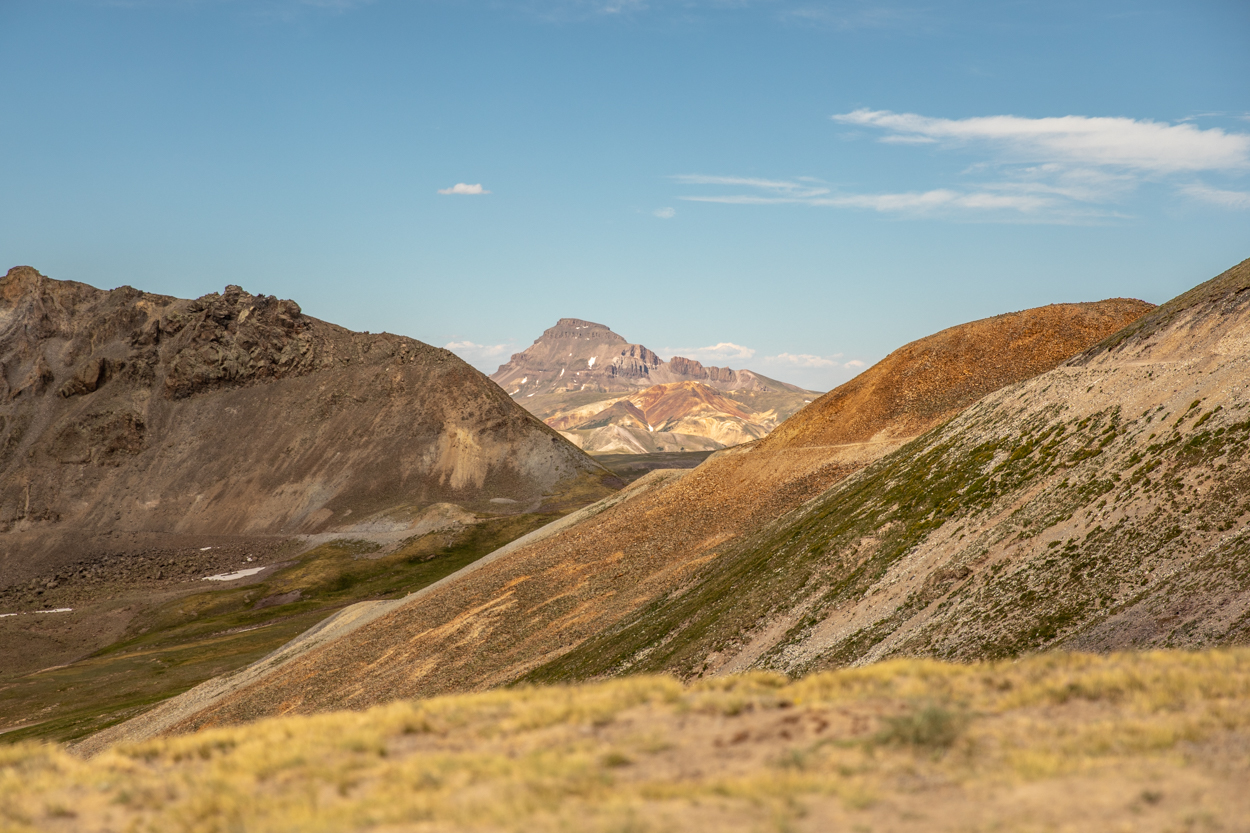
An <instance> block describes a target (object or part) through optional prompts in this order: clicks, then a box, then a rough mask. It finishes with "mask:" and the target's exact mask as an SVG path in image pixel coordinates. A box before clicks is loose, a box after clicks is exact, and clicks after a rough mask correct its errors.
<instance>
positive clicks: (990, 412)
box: [533, 261, 1250, 679]
mask: <svg viewBox="0 0 1250 833" xmlns="http://www.w3.org/2000/svg"><path fill="white" fill-rule="evenodd" d="M1248 379H1250V261H1247V262H1244V263H1242V264H1240V265H1239V266H1237V267H1234V268H1233V269H1231V270H1229V272H1227V273H1225V274H1223V275H1221V276H1219V277H1218V278H1216V279H1214V280H1213V281H1211V282H1210V283H1209V284H1206V285H1204V286H1203V287H1199V288H1198V289H1197V290H1195V291H1194V292H1192V293H1187V294H1186V295H1184V296H1181V297H1180V298H1178V299H1177V300H1176V301H1174V302H1170V303H1169V304H1167V305H1165V306H1164V307H1161V308H1159V311H1158V312H1156V313H1152V314H1151V315H1150V316H1148V317H1146V318H1143V319H1141V320H1140V322H1139V323H1138V324H1135V325H1133V326H1132V328H1131V329H1130V330H1129V331H1127V332H1126V333H1124V334H1122V335H1121V334H1118V335H1116V336H1115V337H1113V338H1110V339H1108V340H1107V341H1105V342H1104V343H1103V344H1101V345H1099V346H1097V347H1095V348H1092V349H1091V350H1089V351H1087V352H1085V353H1083V354H1082V355H1080V356H1078V357H1076V358H1074V359H1072V360H1070V361H1068V362H1066V363H1065V364H1063V365H1061V366H1059V367H1057V368H1056V369H1054V370H1052V371H1050V372H1048V373H1045V374H1042V375H1040V376H1037V377H1034V378H1032V379H1029V380H1027V381H1024V382H1021V383H1018V384H1015V385H1012V386H1010V387H1006V388H1003V389H1001V390H999V391H997V392H996V393H993V394H990V395H989V396H987V397H985V398H984V399H982V400H981V401H980V402H978V403H977V404H976V405H975V406H974V407H972V408H970V409H968V410H967V411H965V412H964V413H962V414H960V415H959V416H958V417H956V418H955V419H953V420H952V421H950V422H949V423H947V424H946V425H944V426H942V427H940V428H939V429H937V430H935V431H932V432H930V433H928V434H925V435H924V436H922V437H920V438H919V439H917V440H915V441H913V442H911V443H910V444H908V445H907V446H906V447H904V448H902V449H900V450H899V451H897V452H896V453H894V454H891V455H890V456H888V457H886V458H885V459H882V460H881V461H879V462H877V463H876V464H874V465H873V466H871V467H869V468H868V469H866V470H864V471H862V472H860V473H859V474H858V475H857V476H855V477H854V478H851V479H848V480H847V481H846V482H844V483H841V484H839V485H838V486H836V487H835V488H833V489H831V490H830V491H829V492H828V493H826V494H824V495H822V496H821V497H820V498H819V499H818V500H815V501H813V502H811V503H810V504H808V505H806V506H804V507H803V508H802V510H801V511H799V512H797V513H795V514H793V515H791V516H788V517H785V518H782V519H780V520H779V521H778V522H776V523H775V524H772V525H770V526H769V527H767V528H765V529H763V530H761V531H760V532H759V533H757V534H756V535H754V536H753V537H752V538H751V539H750V540H748V541H744V542H742V543H741V544H740V545H738V546H735V547H733V548H732V549H731V550H730V551H729V552H727V553H725V554H724V555H722V556H721V557H720V558H719V559H717V560H716V562H714V563H713V564H711V565H709V566H708V567H706V568H704V570H703V571H702V573H701V574H700V575H699V576H697V577H694V578H692V580H691V581H690V582H689V583H688V584H687V585H686V586H685V587H684V588H682V590H681V591H680V592H672V593H669V594H667V595H666V596H665V597H664V598H662V599H659V600H657V601H656V602H654V603H653V604H651V605H649V606H647V607H644V608H642V609H640V610H639V611H638V612H636V613H635V614H634V615H633V616H632V617H631V618H630V619H629V620H628V621H627V622H624V623H622V625H621V626H620V627H619V628H617V629H614V630H613V631H612V632H609V633H605V634H602V635H600V636H599V637H598V638H596V639H594V640H590V641H588V642H587V643H585V644H584V645H582V646H581V647H580V648H578V649H577V650H575V651H574V652H571V653H569V654H567V655H566V656H564V657H562V658H561V659H560V660H559V661H557V662H555V663H553V664H551V665H549V666H548V667H546V668H544V669H539V670H538V671H536V672H534V675H533V676H534V677H535V678H539V679H552V678H562V677H568V676H572V677H584V676H594V675H596V674H605V673H621V672H624V671H646V670H656V669H667V670H670V671H675V672H677V673H679V674H683V675H702V674H709V673H720V672H726V671H733V670H738V669H744V668H750V667H766V668H774V669H778V670H782V671H785V672H787V673H790V674H799V673H805V672H808V671H812V670H817V669H821V668H827V667H833V666H840V665H845V664H848V663H849V664H855V663H865V662H870V661H874V660H879V659H882V658H885V657H890V656H899V655H923V656H937V657H944V658H958V659H974V658H985V657H1011V656H1017V655H1019V654H1021V653H1025V652H1028V651H1034V650H1039V649H1054V648H1077V649H1082V650H1096V651H1107V650H1115V649H1125V648H1148V647H1162V646H1187V647H1193V646H1202V645H1213V644H1239V643H1244V642H1246V641H1247V640H1250V526H1247V521H1248V520H1250V453H1248V452H1250V391H1248V390H1247V380H1248Z"/></svg>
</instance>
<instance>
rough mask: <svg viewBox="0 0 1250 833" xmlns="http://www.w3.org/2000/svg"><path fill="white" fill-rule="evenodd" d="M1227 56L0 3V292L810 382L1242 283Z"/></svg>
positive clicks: (1097, 46) (764, 9) (646, 21)
mask: <svg viewBox="0 0 1250 833" xmlns="http://www.w3.org/2000/svg"><path fill="white" fill-rule="evenodd" d="M1247 43H1250V4H1246V3H1244V2H1214V1H1212V2H1191V3H1154V2H1149V0H1146V2H1080V3H1076V2H1073V3H1066V2H1062V0H1058V1H1056V2H1005V3H1004V2H997V3H978V2H923V3H909V2H901V3H872V2H823V0H796V1H795V2H791V1H790V0H755V1H753V0H737V1H736V2H731V0H687V2H666V0H602V1H601V0H522V2H515V3H504V2H477V1H476V0H408V1H407V2H398V1H397V0H374V2H348V1H347V0H342V1H341V2H335V0H319V2H311V0H310V1H309V2H298V0H251V2H249V0H167V1H165V2H161V1H160V0H147V1H146V2H145V1H144V0H132V1H131V2H122V0H116V2H103V0H101V1H100V2H89V0H40V1H39V2H28V0H0V54H3V55H4V71H3V75H2V76H0V113H3V115H4V118H3V129H2V130H0V189H2V193H3V194H4V198H3V199H2V200H0V267H3V268H7V267H9V266H13V265H17V264H29V265H32V266H35V267H36V268H38V269H40V270H41V271H42V272H44V273H45V274H47V275H49V276H51V277H55V278H63V279H73V280H80V281H85V282H87V283H91V284H93V285H96V286H101V287H106V288H111V287H114V286H119V285H121V284H130V285H132V286H136V287H139V288H141V289H145V290H149V291H155V292H164V293H169V294H174V295H179V296H184V297H185V296H197V295H201V294H204V293H207V292H212V291H219V290H220V289H221V288H222V287H224V286H225V285H226V284H230V283H237V284H240V285H242V286H243V287H244V288H245V289H247V290H249V291H251V292H257V293H265V294H275V295H279V296H281V297H290V298H294V299H296V300H297V301H299V302H300V304H301V305H302V306H303V308H304V310H305V311H306V312H308V313H309V314H312V315H316V316H318V317H321V318H325V319H328V320H331V321H334V322H336V323H339V324H343V325H345V326H348V327H352V328H354V329H362V330H372V331H381V330H387V331H390V332H396V333H402V334H404V335H409V336H413V337H415V338H419V339H421V340H423V341H426V342H429V343H432V344H437V345H440V346H443V345H449V344H454V345H457V346H456V347H455V348H454V349H456V350H457V351H458V352H460V353H461V355H463V356H465V357H466V358H468V359H469V360H471V361H472V362H473V363H474V364H475V365H476V366H478V367H481V368H483V369H485V370H487V371H488V372H489V371H490V370H493V369H494V367H495V366H497V365H498V364H499V363H500V362H502V361H504V360H506V358H507V355H508V354H509V353H511V352H512V351H514V350H520V349H523V348H524V347H525V346H527V345H528V344H529V343H530V342H531V341H532V340H533V339H534V338H536V337H537V336H538V335H539V334H540V333H541V332H542V330H543V329H545V328H546V327H548V326H551V324H553V323H554V322H555V320H556V319H557V318H560V317H565V316H570V317H579V318H586V319H590V320H594V321H599V322H602V323H605V324H608V325H609V326H611V327H612V328H613V329H615V330H616V331H617V332H619V333H621V334H622V335H624V336H625V337H626V338H629V339H631V340H633V341H638V342H641V343H643V344H646V345H647V346H649V347H651V348H652V349H654V350H656V351H657V352H659V353H661V354H662V355H664V357H665V358H668V356H669V355H671V354H673V353H680V354H683V355H687V356H692V357H695V358H699V359H702V360H704V361H705V362H708V363H716V364H728V365H730V366H733V367H744V366H745V367H750V368H752V369H755V370H758V371H760V372H764V373H767V374H769V375H772V376H776V377H778V378H782V379H785V380H788V381H795V382H798V383H801V384H807V385H809V386H812V387H817V388H821V389H824V388H828V387H832V386H833V385H836V384H838V383H840V382H842V381H844V380H846V379H847V378H850V376H852V375H853V374H854V373H856V372H858V370H859V369H861V368H862V367H863V366H864V365H866V364H871V363H872V362H874V361H876V360H878V359H880V358H881V357H882V356H884V355H885V354H886V353H888V352H889V351H890V350H892V349H894V348H896V347H898V346H900V345H901V344H903V343H905V342H907V341H910V340H912V339H915V338H919V337H921V336H924V335H927V334H929V333H932V332H935V331H937V330H939V329H942V328H944V327H948V326H952V325H955V324H958V323H961V322H964V321H968V320H972V319H976V318H981V317H985V316H988V315H994V314H997V313H1000V312H1007V311H1011V310H1017V309H1023V308H1027V307H1031V306H1037V305H1041V304H1047V303H1053V302H1060V301H1085V300H1097V299H1101V298H1106V297H1114V296H1131V297H1138V298H1144V299H1146V300H1149V301H1152V302H1156V303H1158V302H1161V301H1163V300H1166V299H1167V298H1169V297H1172V296H1173V295H1176V294H1178V293H1179V292H1181V291H1183V290H1185V289H1187V288H1188V287H1190V286H1192V285H1193V284H1195V283H1198V282H1200V281H1202V280H1205V279H1207V278H1209V277H1212V276H1213V275H1215V274H1217V273H1218V272H1220V271H1222V270H1223V269H1225V268H1227V267H1229V266H1231V265H1233V264H1235V263H1237V262H1238V261H1240V260H1242V259H1243V258H1245V257H1247V256H1250V50H1248V49H1246V44H1247ZM477 191H480V192H481V193H476V192H477ZM448 192H450V193H448Z"/></svg>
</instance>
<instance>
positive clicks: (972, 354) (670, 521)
mask: <svg viewBox="0 0 1250 833" xmlns="http://www.w3.org/2000/svg"><path fill="white" fill-rule="evenodd" d="M1110 303H1111V304H1112V305H1113V306H1122V305H1121V302H1110ZM1148 308H1149V305H1145V304H1139V305H1137V306H1136V307H1135V309H1134V310H1133V311H1130V312H1126V313H1125V314H1124V318H1123V319H1117V318H1114V317H1107V318H1103V319H1102V320H1103V322H1104V323H1103V325H1102V326H1103V329H1102V330H1099V329H1098V328H1096V327H1091V328H1073V329H1070V330H1066V331H1065V330H1063V329H1060V331H1059V332H1060V335H1059V336H1058V337H1059V338H1066V339H1067V340H1066V342H1064V343H1065V344H1066V353H1065V355H1067V356H1070V355H1072V354H1075V353H1077V352H1079V351H1081V350H1084V349H1086V348H1088V347H1089V346H1090V345H1092V344H1093V343H1096V342H1097V341H1099V340H1100V339H1102V338H1104V337H1106V336H1107V335H1109V334H1110V333H1111V332H1113V331H1114V330H1116V329H1119V328H1120V327H1121V326H1123V324H1124V323H1127V320H1132V317H1134V315H1133V312H1134V311H1135V312H1136V313H1138V314H1139V313H1140V312H1144V311H1145V310H1146V309H1148ZM1066 309H1067V310H1068V313H1069V314H1070V315H1072V316H1075V317H1078V318H1080V317H1083V316H1088V315H1091V314H1098V315H1101V313H1100V312H1099V310H1100V309H1101V305H1088V306H1087V305H1071V306H1069V307H1067V308H1066ZM1047 314H1049V313H1047ZM1021 315H1022V316H1024V317H1025V318H1027V316H1028V313H1022V314H1021ZM1125 319H1127V320H1125ZM972 326H975V325H972ZM1019 332H1022V333H1027V332H1028V328H1027V327H1026V328H1021V329H1019ZM1064 332H1068V333H1069V335H1068V336H1064V335H1062V334H1063V333H1064ZM1034 349H1035V344H1034V342H1032V341H1031V340H1028V339H1023V340H1020V341H1013V340H1012V339H1010V338H1004V339H1000V340H995V341H993V342H991V343H988V344H987V345H986V350H985V352H982V353H978V352H977V351H975V350H970V349H969V350H964V351H963V352H961V353H959V354H958V358H959V360H960V361H968V362H972V363H973V365H974V366H975V365H976V364H977V363H981V362H988V361H990V360H991V358H993V359H994V360H999V361H1002V362H1004V364H1005V366H1007V367H1015V368H1017V370H1016V373H1017V374H1018V375H1017V376H1016V377H1015V378H1016V379H1019V378H1021V377H1023V376H1025V375H1026V374H1029V373H1031V372H1033V368H1034V367H1035V365H1032V364H1030V361H1031V359H1030V357H1031V356H1032V355H1033V353H1034ZM990 351H992V352H993V356H992V357H991V355H990ZM1057 352H1060V353H1063V352H1064V351H1062V350H1060V351H1057ZM923 355H926V356H927V357H928V358H929V359H932V358H934V356H937V357H939V358H940V357H941V356H942V354H941V352H940V351H938V352H936V353H934V352H931V353H925V354H923ZM1013 359H1014V363H1013ZM1058 361H1059V358H1055V359H1054V362H1055V363H1058ZM894 370H898V366H894ZM877 372H879V371H877V370H876V369H870V370H868V371H866V374H865V375H869V376H871V375H872V374H875V373H877ZM912 378H916V375H915V374H913V376H912ZM1009 378H1010V377H1009ZM836 393H837V392H836V391H835V392H833V393H831V394H828V395H827V397H833V396H834V395H835V394H836ZM961 396H962V397H966V398H964V399H963V400H960V399H959V397H961ZM951 397H952V398H951V399H950V400H948V402H947V403H946V405H945V407H943V408H940V409H938V413H941V414H945V413H949V412H950V411H951V410H952V409H957V408H958V407H959V406H961V405H962V406H964V407H966V406H967V405H970V404H972V402H973V401H975V397H976V394H975V393H969V392H968V391H967V390H966V389H956V390H954V391H953V392H952V394H951ZM820 404H821V402H819V401H818V402H816V403H813V407H815V406H817V405H820ZM908 424H913V425H915V424H919V425H920V426H922V427H924V426H925V423H924V422H923V421H920V422H914V421H913V422H911V423H908ZM893 442H895V443H901V442H903V440H902V439H897V440H894V441H893ZM890 447H891V446H887V445H863V444H849V445H837V446H830V445H817V446H800V447H796V448H789V447H785V446H783V445H780V444H772V443H770V442H768V441H764V442H762V443H760V444H758V445H747V446H740V447H738V448H735V449H728V450H726V451H724V452H721V453H719V454H717V455H715V456H713V457H712V458H710V459H709V460H708V461H707V462H705V463H704V464H703V465H701V466H700V467H699V468H697V469H695V470H693V471H691V472H689V473H684V472H683V473H660V472H656V473H653V474H652V475H649V476H648V477H647V478H644V479H643V480H640V481H638V482H637V483H636V484H634V485H633V486H631V487H630V489H629V492H628V493H627V494H632V495H633V496H632V497H630V498H629V499H627V500H617V499H614V501H615V503H614V505H612V506H610V507H606V508H604V509H603V510H602V511H598V512H594V513H590V514H589V516H587V517H586V518H585V519H583V520H581V521H580V522H579V523H577V524H574V525H572V526H570V527H568V528H566V529H563V530H562V531H560V532H559V533H557V534H554V535H551V536H549V537H548V538H546V539H544V540H542V541H540V542H537V543H534V544H531V545H528V546H522V547H519V548H517V549H515V550H514V551H511V552H509V553H508V554H507V556H506V557H501V558H498V559H495V560H493V561H492V562H490V563H489V564H486V565H484V566H481V567H480V568H478V569H475V570H474V571H473V572H472V573H471V574H468V575H465V576H462V577H460V578H458V579H457V578H456V577H451V578H449V579H448V580H445V582H444V583H443V584H442V585H441V586H439V587H438V588H435V589H433V590H432V591H431V592H428V593H426V594H424V595H423V596H422V597H421V598H420V599H419V600H418V602H414V603H410V604H404V605H401V606H398V607H396V608H394V609H392V610H390V611H389V612H387V614H386V615H385V616H381V617H380V618H378V619H376V620H374V621H371V622H369V623H368V624H367V625H364V626H362V627H359V628H358V629H355V630H353V631H352V632H350V633H347V634H345V635H343V636H342V637H340V638H338V639H336V640H334V641H330V642H326V643H324V644H321V645H319V646H318V647H317V648H315V649H313V650H308V651H303V652H291V653H283V652H279V653H278V654H275V656H274V657H273V658H271V659H270V661H269V662H268V663H266V664H265V667H264V668H263V669H259V670H258V671H257V672H255V673H253V672H249V673H248V675H246V679H244V678H242V677H241V678H239V679H240V682H239V684H237V685H217V686H213V687H210V688H211V690H210V689H209V688H206V689H204V690H202V691H198V692H197V691H196V690H193V691H192V692H188V694H187V695H184V698H185V699H184V701H183V702H184V704H188V705H187V706H186V709H185V711H184V712H183V713H182V715H183V716H182V718H181V719H180V720H179V721H177V722H176V723H173V724H170V723H161V724H160V725H159V730H165V729H166V728H169V729H170V730H172V731H189V730H193V729H195V728H198V727H201V726H205V725H212V724H220V723H232V722H239V721H243V720H249V719H252V718H255V717H258V716H261V715H267V714H276V713H284V712H288V711H302V712H312V711H321V710H326V709H333V708H345V707H350V708H360V707H364V706H367V705H370V704H373V703H377V702H382V701H386V700H391V699H395V698H400V697H413V696H427V695H431V694H435V693H442V692H449V691H457V690H466V689H475V688H483V687H487V686H492V685H499V684H503V683H507V682H510V681H513V680H516V679H518V678H519V677H522V676H524V675H526V674H527V673H530V672H534V671H535V669H539V672H538V673H542V671H543V667H544V666H546V667H547V669H548V670H552V669H554V670H552V673H551V674H549V675H548V676H549V677H550V676H555V677H560V676H564V677H568V676H577V675H579V674H581V670H582V668H583V667H587V668H589V667H590V665H595V671H594V672H590V673H599V671H608V672H610V671H613V670H616V669H618V668H623V667H626V666H625V665H623V664H622V663H620V662H616V661H613V662H599V660H601V659H605V658H606V655H605V657H600V658H596V657H594V656H591V655H590V654H588V653H587V651H586V650H584V649H579V648H578V646H579V645H583V643H585V644H590V643H586V640H588V639H592V638H595V637H598V638H597V639H595V640H594V643H595V644H600V645H604V646H605V650H608V651H619V647H618V646H617V644H616V643H614V642H611V641H609V642H604V641H602V640H604V639H609V640H610V639H611V638H612V637H613V635H615V634H618V633H619V632H620V631H619V630H618V626H619V624H620V623H621V622H622V621H624V620H627V619H628V618H629V617H631V616H634V615H636V614H637V613H638V611H640V610H643V609H647V610H652V609H654V605H655V604H657V601H656V600H660V601H659V602H658V604H660V605H664V604H669V603H672V601H673V600H674V599H680V598H683V596H682V595H681V593H680V592H677V594H676V595H671V594H673V593H675V592H676V591H680V590H681V589H682V588H691V587H692V585H691V581H692V579H693V577H694V576H697V575H699V574H700V572H701V571H703V570H707V569H709V568H710V569H714V568H715V565H717V564H718V563H719V562H720V561H721V560H723V559H725V558H726V557H727V556H728V555H729V554H730V553H733V552H736V551H738V550H739V549H740V544H739V543H737V542H738V541H739V540H740V539H741V538H742V537H743V536H748V535H751V534H752V533H754V532H756V531H758V530H759V529H761V528H762V527H765V526H766V525H768V524H769V523H770V522H771V521H773V520H775V519H776V518H778V517H781V516H782V515H784V514H785V513H787V512H789V511H791V510H793V509H795V508H796V507H798V506H800V505H801V504H803V503H804V502H805V501H808V500H809V499H811V498H815V497H817V496H818V495H820V494H821V493H822V492H824V491H825V490H826V489H828V488H829V487H830V486H831V485H833V484H835V483H837V482H838V481H839V480H841V479H843V478H845V477H846V476H847V475H849V474H851V473H853V472H855V471H856V470H858V469H860V468H862V467H863V466H864V465H865V464H866V462H869V461H870V460H871V459H872V454H874V453H878V449H880V448H887V449H888V448H890ZM893 447H896V446H893ZM683 475H684V476H683ZM761 578H762V580H761ZM783 580H784V576H782V575H780V574H777V573H774V572H771V571H770V572H769V573H767V575H766V574H764V573H752V574H748V575H747V576H746V578H744V585H743V593H744V599H745V598H746V595H747V594H749V593H752V592H754V591H755V589H756V588H758V587H761V586H770V585H772V584H777V585H778V586H781V585H782V584H783V583H784V581H783ZM695 586H698V585H695ZM687 592H689V591H687ZM732 595H733V594H732V593H730V594H729V596H732ZM726 598H728V596H726ZM665 600H667V601H665ZM731 607H732V605H731ZM665 609H667V608H665ZM682 621H683V620H677V621H675V622H666V623H665V625H664V627H666V628H669V629H670V630H676V629H677V628H678V626H679V625H680V624H681V623H682ZM711 626H712V624H709V622H708V621H703V622H702V624H701V625H699V628H700V629H702V630H707V629H708V628H710V627H711ZM650 635H651V636H653V637H654V639H653V640H652V641H651V642H649V643H647V646H646V647H643V646H641V644H640V645H639V647H638V649H637V651H638V656H646V654H647V652H648V651H651V652H656V653H657V654H658V653H659V649H660V647H662V645H663V644H664V641H663V633H662V632H652V633H651V634H650ZM571 651H572V652H574V653H572V654H570V652H571ZM630 651H631V654H630V656H631V657H633V656H634V654H633V653H632V651H633V648H632V646H631V648H630ZM566 655H567V656H568V657H569V658H570V659H571V660H572V659H576V660H577V664H575V665H572V666H565V665H560V664H559V663H558V662H557V661H559V660H560V659H561V658H562V657H565V656H566ZM552 663H557V664H555V665H552ZM596 663H598V664H596ZM227 682H229V681H227ZM145 731H146V730H145V729H144V728H143V725H142V718H140V719H139V720H138V721H136V722H135V725H133V726H131V727H129V728H127V729H125V730H122V731H120V732H118V733H117V734H118V735H119V736H128V737H142V736H143V734H144V732H145Z"/></svg>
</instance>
